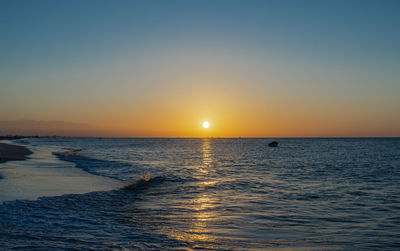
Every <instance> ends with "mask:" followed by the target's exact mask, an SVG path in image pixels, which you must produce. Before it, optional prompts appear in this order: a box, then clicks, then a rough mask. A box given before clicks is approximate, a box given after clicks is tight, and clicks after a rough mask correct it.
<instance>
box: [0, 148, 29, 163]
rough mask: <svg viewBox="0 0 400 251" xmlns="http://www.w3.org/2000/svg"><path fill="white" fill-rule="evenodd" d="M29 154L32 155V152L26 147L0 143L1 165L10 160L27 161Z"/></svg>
mask: <svg viewBox="0 0 400 251" xmlns="http://www.w3.org/2000/svg"><path fill="white" fill-rule="evenodd" d="M29 154H32V151H30V150H29V149H28V148H26V147H24V146H17V145H10V144H6V143H0V163H4V162H6V161H9V160H26V156H27V155H29Z"/></svg>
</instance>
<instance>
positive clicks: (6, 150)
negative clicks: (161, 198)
mask: <svg viewBox="0 0 400 251" xmlns="http://www.w3.org/2000/svg"><path fill="white" fill-rule="evenodd" d="M32 148H33V149H32V151H31V150H30V149H28V148H26V147H24V146H19V145H11V144H8V143H0V157H1V160H2V162H3V163H1V164H0V203H2V202H4V201H11V200H34V199H37V198H39V197H42V196H58V195H63V194H82V193H88V192H94V191H106V190H112V189H117V188H121V187H123V186H125V185H126V183H124V182H122V181H119V180H117V179H112V178H108V177H102V176H97V175H93V174H90V173H88V172H85V171H84V170H82V169H79V168H76V167H75V166H74V164H73V163H69V162H65V161H61V160H59V159H58V158H56V157H55V156H54V155H53V154H52V152H51V151H49V150H47V149H46V150H43V149H39V148H35V147H32ZM28 155H29V158H27V156H28ZM15 160H19V161H15Z"/></svg>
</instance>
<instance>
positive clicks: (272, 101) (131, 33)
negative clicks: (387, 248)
mask: <svg viewBox="0 0 400 251" xmlns="http://www.w3.org/2000/svg"><path fill="white" fill-rule="evenodd" d="M399 11H400V2H399V1H368V0H360V1H349V0H347V1H340V0H338V1H330V0H328V1H307V0H303V1H288V0H279V1H267V0H265V1H251V0H241V1H237V0H226V1H223V0H213V1H207V0H203V1H200V0H199V1H192V0H182V1H175V0H170V1H166V0H159V1H156V0H149V1H121V0H120V1H118V0H117V1H101V0H96V1H95V0H92V1H89V0H86V1H73V0H72V1H61V0H58V1H45V0H40V1H21V0H16V1H4V0H3V1H1V2H0V120H1V121H9V120H35V121H66V122H68V123H84V124H90V125H93V126H95V127H98V128H99V130H98V131H96V132H98V134H99V136H119V137H124V136H126V137H206V136H213V137H239V136H240V137H378V136H400V115H399V114H400V98H399V96H400V29H399V27H400V16H399V14H398V13H399ZM203 121H209V122H210V123H211V126H210V127H209V128H208V129H204V128H202V126H201V125H202V122H203Z"/></svg>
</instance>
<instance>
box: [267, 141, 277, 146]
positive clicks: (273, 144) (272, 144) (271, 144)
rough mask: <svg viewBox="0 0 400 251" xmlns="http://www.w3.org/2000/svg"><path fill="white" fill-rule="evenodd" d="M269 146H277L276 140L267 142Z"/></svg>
mask: <svg viewBox="0 0 400 251" xmlns="http://www.w3.org/2000/svg"><path fill="white" fill-rule="evenodd" d="M268 146H269V147H277V146H278V141H272V142H271V143H269V144H268Z"/></svg>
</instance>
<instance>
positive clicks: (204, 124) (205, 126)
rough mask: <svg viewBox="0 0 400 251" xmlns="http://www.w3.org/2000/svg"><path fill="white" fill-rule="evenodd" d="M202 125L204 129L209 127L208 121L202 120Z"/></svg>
mask: <svg viewBox="0 0 400 251" xmlns="http://www.w3.org/2000/svg"><path fill="white" fill-rule="evenodd" d="M203 127H204V128H206V129H207V128H209V127H210V122H208V121H204V122H203Z"/></svg>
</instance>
